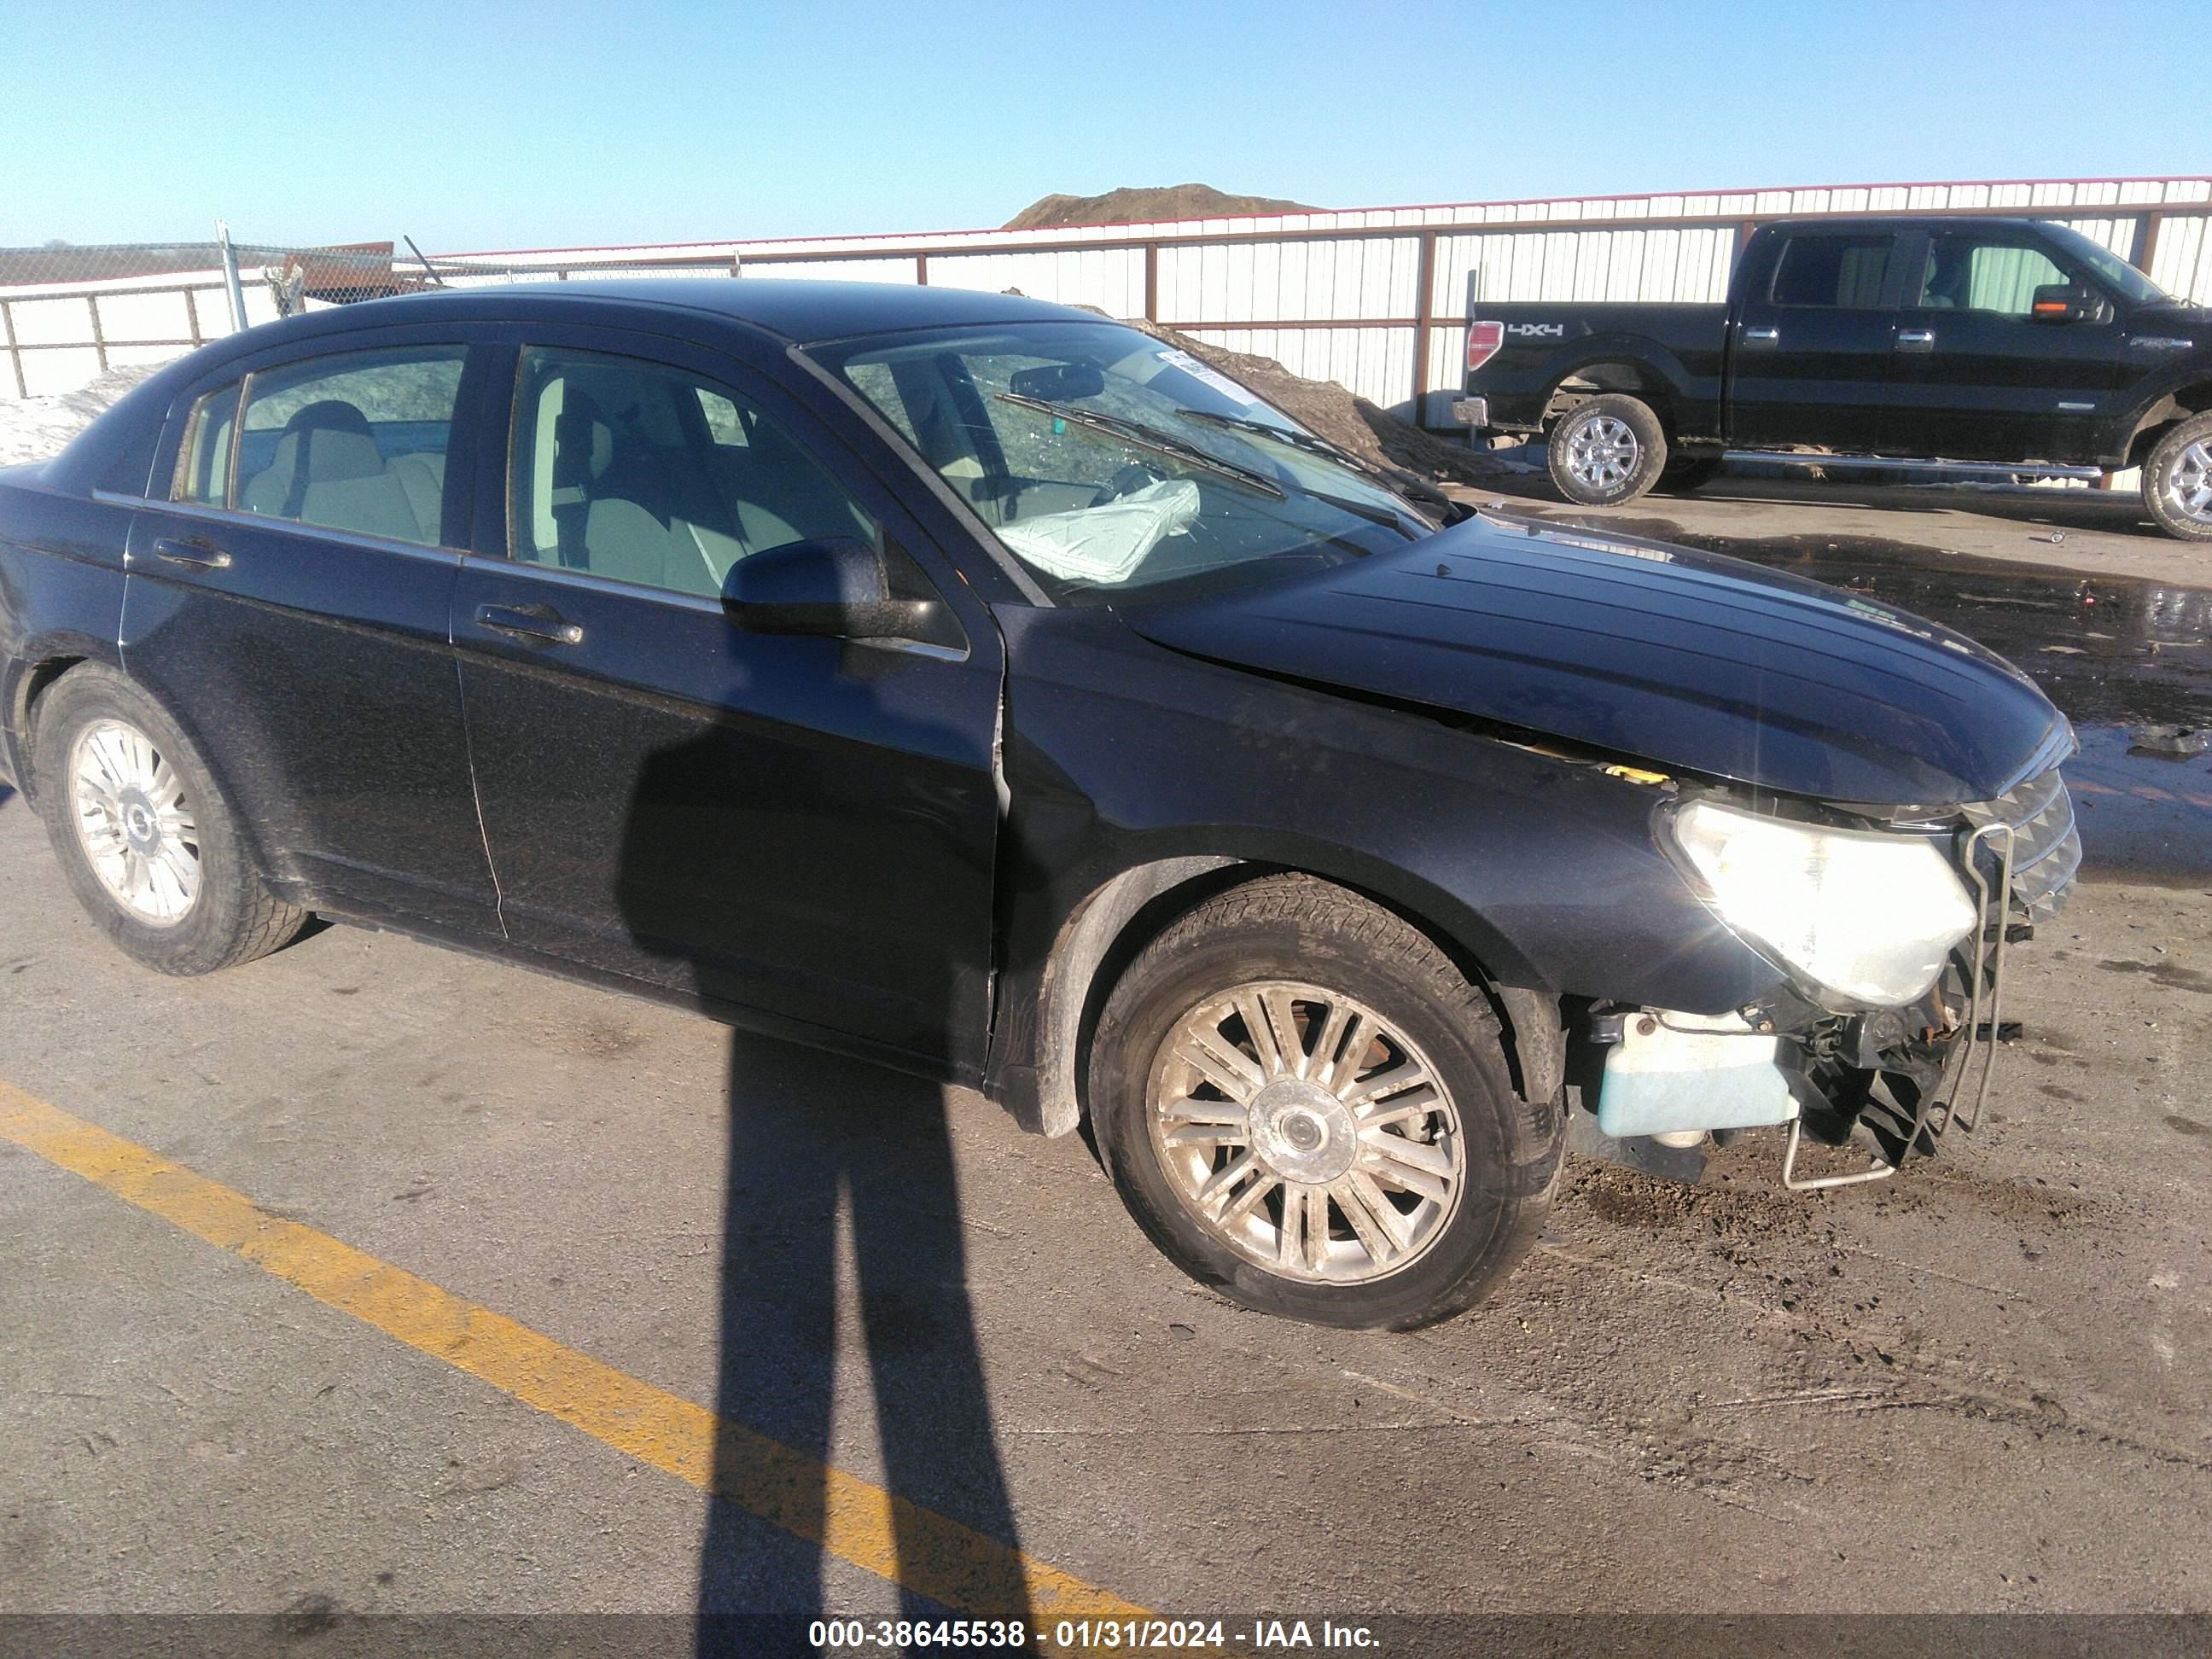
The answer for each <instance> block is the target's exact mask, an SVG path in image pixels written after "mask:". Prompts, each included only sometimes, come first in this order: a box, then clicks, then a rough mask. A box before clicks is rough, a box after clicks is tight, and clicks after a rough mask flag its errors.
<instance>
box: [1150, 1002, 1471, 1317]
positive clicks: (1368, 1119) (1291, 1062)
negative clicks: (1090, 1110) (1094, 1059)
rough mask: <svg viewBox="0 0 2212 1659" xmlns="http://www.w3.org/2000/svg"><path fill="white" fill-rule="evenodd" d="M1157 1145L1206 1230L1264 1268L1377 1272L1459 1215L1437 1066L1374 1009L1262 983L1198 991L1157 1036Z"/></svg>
mask: <svg viewBox="0 0 2212 1659" xmlns="http://www.w3.org/2000/svg"><path fill="white" fill-rule="evenodd" d="M1146 1107H1147V1113H1146V1115H1147V1117H1148V1120H1149V1121H1150V1125H1151V1131H1152V1143H1153V1147H1154V1150H1155V1151H1156V1152H1158V1156H1159V1160H1160V1164H1161V1166H1162V1168H1164V1170H1166V1172H1167V1175H1168V1179H1169V1181H1170V1183H1171V1184H1172V1186H1173V1187H1174V1188H1175V1192H1176V1196H1177V1197H1178V1198H1179V1199H1180V1200H1182V1204H1183V1205H1184V1206H1185V1207H1186V1208H1187V1209H1188V1212H1190V1214H1191V1215H1192V1216H1193V1217H1194V1218H1196V1219H1197V1220H1198V1221H1199V1222H1200V1225H1203V1226H1204V1227H1205V1228H1206V1231H1208V1232H1210V1233H1212V1235H1213V1236H1214V1237H1217V1238H1218V1239H1220V1240H1221V1241H1222V1242H1224V1243H1226V1244H1228V1245H1229V1246H1230V1247H1231V1249H1234V1250H1236V1251H1237V1253H1238V1254H1239V1255H1243V1256H1244V1257H1245V1258H1247V1259H1248V1260H1249V1261H1253V1262H1255V1263H1256V1264H1257V1265H1259V1266H1261V1267H1265V1268H1266V1269H1267V1270H1268V1271H1269V1272H1271V1273H1279V1274H1282V1275H1284V1276H1285V1277H1289V1278H1292V1279H1305V1280H1312V1281H1319V1282H1323V1283H1329V1284H1353V1283H1358V1282H1360V1281H1363V1280H1368V1279H1380V1278H1383V1277H1384V1276H1385V1275H1388V1274H1389V1273H1396V1272H1398V1271H1399V1270H1401V1268H1404V1267H1410V1266H1411V1265H1412V1264H1413V1262H1415V1261H1419V1259H1420V1258H1421V1256H1422V1255H1425V1254H1426V1252H1427V1251H1428V1249H1430V1247H1431V1245H1433V1244H1434V1243H1436V1241H1437V1238H1438V1237H1440V1236H1441V1235H1442V1234H1443V1231H1444V1229H1445V1227H1446V1226H1447V1225H1449V1223H1450V1221H1451V1219H1452V1218H1453V1216H1454V1215H1455V1214H1456V1213H1457V1212H1458V1209H1459V1205H1460V1200H1461V1198H1462V1194H1463V1193H1464V1190H1465V1188H1466V1178H1467V1153H1466V1147H1465V1144H1464V1138H1463V1136H1462V1133H1461V1129H1460V1121H1459V1115H1458V1111H1457V1109H1455V1106H1454V1105H1453V1103H1452V1099H1451V1095H1450V1092H1449V1090H1447V1089H1446V1087H1445V1086H1444V1084H1443V1079H1442V1077H1441V1076H1440V1075H1439V1073H1437V1068H1436V1067H1435V1066H1433V1065H1431V1063H1430V1061H1429V1059H1428V1057H1427V1056H1426V1055H1425V1054H1423V1053H1422V1052H1421V1051H1420V1049H1419V1047H1417V1046H1416V1045H1415V1044H1414V1043H1413V1041H1412V1040H1411V1039H1410V1038H1409V1037H1407V1036H1406V1034H1405V1033H1404V1032H1403V1031H1402V1030H1400V1029H1399V1028H1397V1027H1396V1026H1395V1025H1394V1024H1392V1023H1391V1022H1390V1021H1389V1020H1387V1019H1385V1018H1383V1016H1382V1015H1381V1014H1379V1013H1377V1012H1376V1011H1375V1010H1374V1009H1372V1008H1370V1007H1368V1006H1366V1005H1365V1004H1364V1003H1362V1002H1359V1001H1358V1000H1355V999H1353V998H1351V997H1348V996H1345V995H1343V994H1340V993H1338V992H1334V991H1329V990H1325V989H1323V988H1322V987H1319V986H1316V985H1310V984H1301V983H1297V982H1293V981H1281V980H1267V981H1255V982H1254V983H1251V984H1247V985H1241V986H1238V987H1236V988H1235V989H1233V990H1231V991H1229V992H1227V993H1226V994H1223V995H1220V996H1218V997H1214V998H1210V999H1208V1000H1206V1002H1204V1003H1201V1004H1200V1006H1197V1007H1195V1008H1194V1009H1192V1010H1191V1011H1190V1012H1188V1014H1186V1015H1185V1016H1184V1017H1183V1018H1182V1020H1180V1021H1179V1022H1178V1023H1177V1024H1176V1026H1175V1028H1174V1030H1172V1031H1171V1032H1170V1035H1169V1037H1168V1039H1167V1041H1166V1042H1164V1044H1162V1046H1161V1048H1160V1053H1159V1056H1158V1060H1156V1061H1155V1063H1154V1065H1153V1067H1152V1079H1151V1082H1150V1085H1149V1088H1148V1091H1147V1099H1146Z"/></svg>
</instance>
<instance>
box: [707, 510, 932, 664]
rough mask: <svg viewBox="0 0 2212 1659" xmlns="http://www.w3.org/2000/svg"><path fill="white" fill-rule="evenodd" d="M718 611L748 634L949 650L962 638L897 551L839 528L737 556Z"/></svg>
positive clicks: (914, 570)
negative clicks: (885, 642) (907, 642)
mask: <svg viewBox="0 0 2212 1659" xmlns="http://www.w3.org/2000/svg"><path fill="white" fill-rule="evenodd" d="M722 613H723V614H724V615H725V616H726V617H729V619H730V621H731V623H732V625H733V626H735V627H738V628H740V629H744V631H745V632H746V633H748V634H811V635H816V636H817V637H820V638H823V639H836V640H913V641H918V642H919V643H921V644H923V645H941V646H946V647H951V648H952V649H954V650H958V649H960V648H961V647H964V646H965V645H966V644H967V642H968V641H967V638H966V636H965V635H963V634H962V633H961V631H960V624H959V623H958V622H957V621H956V620H955V619H954V617H953V616H952V613H951V611H947V610H946V609H945V602H944V601H943V600H942V599H939V598H937V596H936V595H935V594H934V593H933V592H930V589H929V585H928V582H927V580H925V579H924V578H923V576H922V574H921V572H920V571H919V570H916V569H915V568H914V566H913V562H912V561H910V560H908V558H907V556H905V555H904V554H903V553H901V552H899V551H898V550H896V549H892V550H890V551H888V552H887V551H885V550H883V549H880V548H878V547H875V546H872V545H871V544H869V543H866V542H863V541H856V540H854V539H852V538H848V537H842V536H840V537H829V538H823V539H821V540H817V541H805V542H787V543H785V544H783V545H782V546H781V547H771V548H768V549H765V550H763V551H761V552H758V553H752V554H748V555H747V556H745V557H744V558H742V559H739V560H738V562H736V563H735V564H733V565H732V566H731V567H730V574H729V575H728V576H727V577H726V578H725V579H724V580H723V583H722Z"/></svg>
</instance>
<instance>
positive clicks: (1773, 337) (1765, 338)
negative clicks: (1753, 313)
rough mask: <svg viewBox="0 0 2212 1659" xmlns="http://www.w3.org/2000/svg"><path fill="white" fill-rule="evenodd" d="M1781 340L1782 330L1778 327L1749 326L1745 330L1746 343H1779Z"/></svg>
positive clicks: (1744, 338) (1764, 344) (1756, 344)
mask: <svg viewBox="0 0 2212 1659" xmlns="http://www.w3.org/2000/svg"><path fill="white" fill-rule="evenodd" d="M1781 340H1782V331H1781V330H1780V329H1778V328H1747V329H1746V330H1744V331H1743V343H1745V344H1746V345H1755V346H1771V345H1778V344H1779V343H1781Z"/></svg>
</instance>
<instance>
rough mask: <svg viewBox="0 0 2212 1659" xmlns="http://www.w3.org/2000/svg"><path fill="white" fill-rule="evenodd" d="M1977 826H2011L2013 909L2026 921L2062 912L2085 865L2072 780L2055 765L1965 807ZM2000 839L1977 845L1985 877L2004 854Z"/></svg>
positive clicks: (1990, 875)
mask: <svg viewBox="0 0 2212 1659" xmlns="http://www.w3.org/2000/svg"><path fill="white" fill-rule="evenodd" d="M1963 811H1964V813H1965V816H1966V822H1967V823H1969V824H1970V825H1972V827H1973V829H1976V830H1979V829H1984V828H1986V827H1988V826H1989V825H1990V824H1995V823H2002V824H2008V825H2010V826H2011V829H2012V832H2013V848H2012V908H2013V911H2014V913H2015V916H2016V919H2018V920H2020V921H2029V922H2037V921H2049V920H2050V919H2051V917H2052V916H2055V915H2057V914H2058V912H2059V910H2060V909H2061V908H2063V906H2064V904H2065V902H2066V901H2067V899H2068V897H2069V896H2071V895H2072V893H2073V890H2074V877H2075V872H2077V871H2078V870H2080V868H2081V830H2080V829H2079V828H2078V827H2077V826H2076V825H2075V822H2074V797H2073V796H2072V795H2071V794H2069V793H2068V792H2067V788H2066V780H2065V779H2064V778H2063V777H2062V776H2061V775H2059V771H2058V769H2057V767H2055V766H2054V767H2051V769H2049V770H2048V771H2045V772H2043V773H2041V774H2039V775H2037V776H2035V777H2033V778H2030V779H2029V780H2028V781H2027V782H2026V783H2023V784H2021V785H2020V786H2019V787H2016V788H2015V789H2013V790H2011V791H2009V792H2008V793H2006V794H2003V795H2001V796H1999V797H1998V798H1997V799H1995V800H1992V801H1981V802H1978V803H1976V804H1975V805H1972V806H1968V807H1966V808H1964V809H1963ZM1996 839H1998V838H1997V837H1986V838H1984V839H1982V840H1980V841H1979V842H1978V845H1977V849H1976V858H1977V860H1978V864H1979V866H1980V868H1981V871H1982V873H1983V875H1984V877H1985V878H1989V879H1992V880H1994V879H1995V878H1996V873H1997V867H1998V855H1997V853H1996V850H1995V848H1994V846H1993V843H1994V842H1995V841H1996Z"/></svg>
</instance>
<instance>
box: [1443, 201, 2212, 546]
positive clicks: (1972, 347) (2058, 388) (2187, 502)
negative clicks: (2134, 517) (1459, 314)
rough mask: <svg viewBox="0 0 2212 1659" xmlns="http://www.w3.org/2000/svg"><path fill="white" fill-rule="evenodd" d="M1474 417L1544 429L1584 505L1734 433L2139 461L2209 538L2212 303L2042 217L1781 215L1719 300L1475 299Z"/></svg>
mask: <svg viewBox="0 0 2212 1659" xmlns="http://www.w3.org/2000/svg"><path fill="white" fill-rule="evenodd" d="M1470 310H1471V314H1470V316H1469V319H1468V353H1467V392H1468V396H1467V398H1466V400H1465V401H1464V402H1462V403H1461V404H1457V405H1455V413H1456V414H1457V416H1458V417H1459V418H1460V420H1461V421H1462V423H1464V424H1466V425H1468V426H1469V427H1472V428H1474V430H1475V432H1476V433H1477V434H1478V435H1489V434H1521V435H1534V434H1539V433H1541V434H1542V435H1544V437H1545V439H1546V440H1547V457H1548V460H1549V465H1550V469H1551V474H1552V478H1553V482H1554V483H1557V484H1558V486H1559V489H1560V490H1561V492H1562V493H1564V494H1565V495H1566V496H1567V497H1568V498H1569V499H1570V500H1571V501H1580V502H1583V503H1585V504H1587V505H1589V506H1610V505H1614V504H1617V503H1619V502H1621V501H1633V500H1634V499H1635V498H1636V497H1637V496H1638V495H1642V494H1644V491H1646V490H1648V489H1652V488H1653V487H1654V486H1660V487H1671V488H1694V487H1695V486H1696V485H1697V484H1698V483H1702V482H1703V481H1704V480H1705V478H1707V477H1711V475H1712V473H1713V472H1714V471H1717V469H1718V467H1719V465H1720V459H1721V456H1722V453H1723V451H1726V450H1746V449H1748V450H1768V451H1776V452H1785V451H1794V452H1796V453H1808V452H1812V453H1826V454H1832V455H1863V456H1881V457H1887V458H1894V459H1923V460H1936V459H1941V460H1948V461H1984V462H1998V463H2006V464H2017V465H2024V466H2025V465H2051V466H2083V467H2098V468H2102V469H2106V470H2108V471H2110V470H2118V469H2121V468H2125V467H2141V468H2142V492H2143V501H2144V504H2145V505H2146V506H2147V507H2148V508H2149V510H2150V513H2151V514H2152V516H2153V517H2154V518H2155V519H2156V520H2158V522H2159V524H2160V526H2163V527H2164V528H2165V529H2166V531H2167V532H2169V533H2170V534H2172V535H2175V536H2179V537H2183V538H2187V539H2190V540H2193V541H2205V540H2212V310H2204V309H2191V307H2187V306H2185V305H2184V304H2183V303H2182V302H2181V301H2178V300H2175V299H2173V298H2172V296H2170V295H2166V293H2164V292H2162V291H2161V290H2160V289H2159V287H2158V286H2157V285H2156V284H2155V283H2153V282H2151V280H2150V279H2149V278H2148V277H2147V276H2144V275H2143V274H2142V272H2141V271H2139V270H2136V269H2135V267H2134V266H2132V265H2130V264H2127V263H2126V262H2125V261H2124V260H2123V259H2121V258H2118V257H2117V256H2116V255H2114V254H2112V253H2111V252H2107V251H2106V249H2104V248H2102V247H2100V246H2098V245H2097V244H2096V243H2094V242H2093V241H2091V240H2089V239H2088V238H2087V237H2086V236H2084V235H2082V234H2081V233H2080V232H2078V231H2075V230H2071V229H2069V228H2066V227H2065V226H2063V225H2057V224H2050V223H2045V222H2040V221H2037V220H2031V219H1999V218H1986V217H1972V218H1963V217H1962V218H1929V217H1924V216H1923V217H1919V218H1896V219H1882V218H1849V219H1837V218H1827V219H1799V220H1784V221H1782V222H1778V223H1775V224H1770V225H1766V226H1764V227H1762V228H1759V230H1757V231H1755V232H1754V233H1753V234H1752V236H1751V238H1750V240H1749V241H1748V242H1747V244H1746V245H1745V247H1744V250H1743V254H1742V257H1741V259H1739V260H1738V262H1737V264H1736V268H1735V278H1734V280H1733V281H1732V283H1730V285H1729V297H1728V301H1727V303H1726V304H1723V305H1650V304H1635V303H1595V304H1591V303H1577V302H1573V301H1561V302H1558V303H1550V302H1529V303H1522V304H1498V303H1494V302H1492V301H1484V300H1477V301H1474V303H1473V305H1472V306H1471V307H1470Z"/></svg>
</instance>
